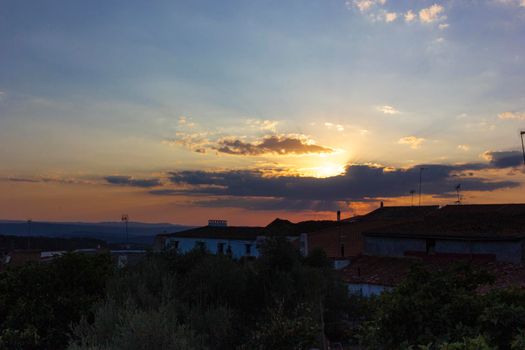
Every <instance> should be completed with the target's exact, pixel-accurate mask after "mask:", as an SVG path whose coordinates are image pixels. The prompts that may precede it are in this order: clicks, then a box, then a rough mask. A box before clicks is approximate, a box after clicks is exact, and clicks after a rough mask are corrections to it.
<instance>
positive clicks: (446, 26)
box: [438, 23, 449, 30]
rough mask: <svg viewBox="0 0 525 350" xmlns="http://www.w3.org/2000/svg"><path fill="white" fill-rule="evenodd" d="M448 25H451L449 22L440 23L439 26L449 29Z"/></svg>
mask: <svg viewBox="0 0 525 350" xmlns="http://www.w3.org/2000/svg"><path fill="white" fill-rule="evenodd" d="M448 27H449V24H448V23H441V24H440V25H438V28H439V29H441V30H443V29H447V28H448Z"/></svg>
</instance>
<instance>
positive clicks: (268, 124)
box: [246, 119, 279, 132]
mask: <svg viewBox="0 0 525 350" xmlns="http://www.w3.org/2000/svg"><path fill="white" fill-rule="evenodd" d="M246 124H248V125H249V126H251V127H253V128H256V129H259V130H262V131H271V132H276V131H277V125H278V124H279V122H278V121H276V120H259V119H248V120H247V121H246Z"/></svg>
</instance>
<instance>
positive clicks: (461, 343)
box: [362, 265, 525, 350]
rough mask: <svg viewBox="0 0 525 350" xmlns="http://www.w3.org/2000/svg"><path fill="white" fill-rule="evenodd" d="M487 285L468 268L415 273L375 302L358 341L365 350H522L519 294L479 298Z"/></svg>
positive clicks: (523, 318)
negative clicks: (367, 349) (362, 344)
mask: <svg viewBox="0 0 525 350" xmlns="http://www.w3.org/2000/svg"><path fill="white" fill-rule="evenodd" d="M492 281H493V277H492V276H490V275H488V274H487V273H485V272H483V271H479V270H474V269H473V268H472V267H470V266H469V265H456V266H453V267H451V268H449V269H447V270H444V271H429V270H427V269H423V268H421V267H419V268H418V267H416V268H414V269H413V271H412V272H411V274H410V276H409V277H408V278H407V279H406V280H405V281H404V282H403V283H402V284H401V285H400V286H398V287H397V288H395V289H394V290H393V291H391V292H387V293H384V294H382V295H381V297H380V298H379V299H378V300H377V304H376V305H375V311H374V313H373V315H372V317H371V319H370V321H369V322H367V324H366V326H365V327H364V329H363V333H362V341H363V343H364V345H366V347H367V348H371V349H408V348H412V349H438V350H442V349H451V350H452V349H480V350H483V349H487V350H488V349H499V350H505V349H511V348H512V349H525V347H523V344H524V343H523V333H521V331H522V330H524V329H525V292H523V291H522V290H508V289H507V290H505V289H501V290H495V289H494V290H492V291H490V292H487V293H480V290H479V288H480V286H483V285H487V284H489V283H491V282H492ZM417 344H419V346H417ZM421 344H424V345H421Z"/></svg>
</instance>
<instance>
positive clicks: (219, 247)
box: [217, 243, 224, 254]
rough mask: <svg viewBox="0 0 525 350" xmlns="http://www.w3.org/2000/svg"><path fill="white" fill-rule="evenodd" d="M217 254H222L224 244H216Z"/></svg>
mask: <svg viewBox="0 0 525 350" xmlns="http://www.w3.org/2000/svg"><path fill="white" fill-rule="evenodd" d="M217 254H224V243H217Z"/></svg>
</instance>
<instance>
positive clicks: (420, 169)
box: [419, 167, 426, 206]
mask: <svg viewBox="0 0 525 350" xmlns="http://www.w3.org/2000/svg"><path fill="white" fill-rule="evenodd" d="M425 169H426V168H423V167H421V168H419V206H421V179H422V178H423V170H425Z"/></svg>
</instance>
